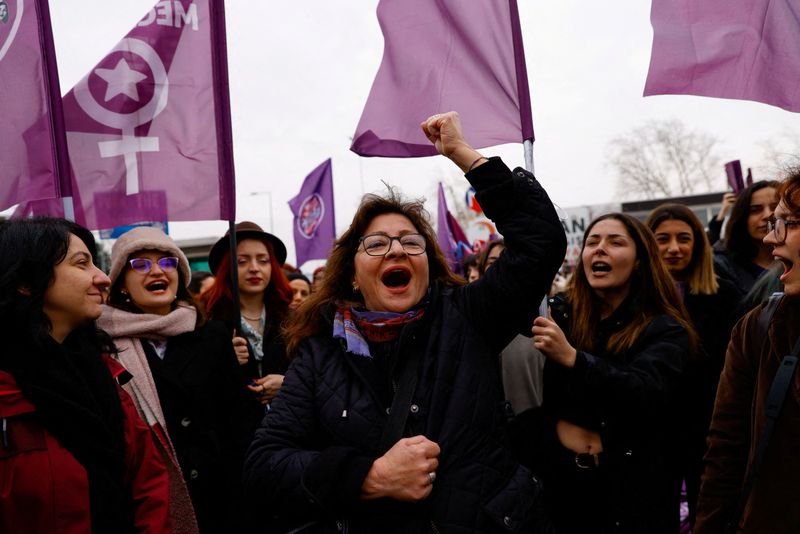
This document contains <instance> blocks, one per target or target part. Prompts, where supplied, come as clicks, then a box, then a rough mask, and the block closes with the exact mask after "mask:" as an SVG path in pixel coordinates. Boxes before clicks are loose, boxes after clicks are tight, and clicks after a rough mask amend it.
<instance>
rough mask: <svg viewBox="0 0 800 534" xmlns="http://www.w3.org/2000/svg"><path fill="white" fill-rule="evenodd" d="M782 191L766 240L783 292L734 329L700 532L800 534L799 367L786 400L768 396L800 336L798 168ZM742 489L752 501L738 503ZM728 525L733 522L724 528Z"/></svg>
mask: <svg viewBox="0 0 800 534" xmlns="http://www.w3.org/2000/svg"><path fill="white" fill-rule="evenodd" d="M777 194H778V199H779V202H778V206H777V208H776V209H775V213H774V218H773V219H772V220H771V221H770V225H769V230H768V232H767V234H766V236H765V237H764V244H765V245H767V246H769V247H770V249H771V253H772V257H774V258H775V259H776V260H778V261H779V262H780V263H781V264H782V266H783V274H782V275H781V276H780V281H781V282H783V286H784V295H783V297H782V298H776V300H772V301H768V302H767V303H764V304H761V305H760V306H758V307H756V308H755V309H753V310H752V311H750V312H749V313H748V314H747V315H745V316H744V317H743V318H742V320H741V321H739V322H738V323H737V324H736V326H735V328H734V330H733V333H732V335H731V342H730V344H729V345H728V352H727V354H726V357H725V366H724V368H723V370H722V376H721V378H720V383H719V388H718V390H717V398H716V402H715V404H714V413H713V415H712V419H711V428H710V429H709V436H708V452H707V453H706V457H705V462H704V463H705V471H704V473H703V482H702V486H701V488H700V498H699V501H698V504H697V524H696V525H695V529H693V532H695V533H696V534H712V533H713V534H716V533H719V532H729V531H730V532H734V530H733V529H734V528H737V527H738V528H740V529H741V530H736V532H740V531H741V532H743V533H744V534H749V533H761V532H769V533H770V534H789V533H792V534H794V533H796V532H798V529H800V507H798V506H797V505H796V504H795V501H796V499H797V494H798V491H800V455H798V454H797V452H798V444H800V434H798V430H799V429H800V393H798V392H799V391H800V387H799V386H800V374H798V373H797V370H796V369H795V370H794V374H793V376H791V378H790V380H789V381H788V393H787V394H786V398H785V399H781V400H780V401H771V400H769V397H770V395H769V391H770V388H771V387H772V384H773V381H774V380H775V377H776V375H777V373H778V369H779V368H780V367H783V366H784V364H783V363H782V361H783V358H784V356H786V355H789V354H791V353H792V352H793V349H794V348H795V347H796V343H797V341H798V339H800V169H795V170H794V171H792V172H791V173H790V174H789V176H788V177H787V179H786V180H785V181H784V182H782V183H781V184H780V185H779V187H778V193H777ZM768 405H773V406H771V407H769V408H768ZM768 409H769V410H776V415H775V417H776V419H775V420H774V427H773V429H774V430H773V431H772V434H771V436H770V437H769V438H768V441H767V442H766V443H765V445H767V446H766V449H765V453H764V454H763V456H762V460H761V461H760V462H758V460H756V457H757V454H756V450H757V448H758V446H759V443H764V442H763V441H762V440H763V439H764V436H763V435H762V432H763V429H764V427H765V425H766V424H767V420H768V418H767V415H766V412H767V410H768ZM756 463H759V464H760V465H759V466H758V467H756V466H755V464H756ZM754 471H755V472H757V473H758V474H757V475H756V476H755V478H754V479H753V480H752V483H751V484H747V483H746V482H745V481H746V477H747V478H749V477H750V476H751V473H753V472H754ZM748 486H749V492H747V490H745V488H746V487H748ZM743 495H746V500H745V501H744V503H743V504H744V506H743V507H742V508H739V507H738V503H739V502H740V500H741V499H742V496H743ZM729 524H730V526H731V527H732V528H731V530H726V528H728V525H729Z"/></svg>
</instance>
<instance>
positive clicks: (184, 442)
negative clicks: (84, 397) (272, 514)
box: [98, 228, 248, 533]
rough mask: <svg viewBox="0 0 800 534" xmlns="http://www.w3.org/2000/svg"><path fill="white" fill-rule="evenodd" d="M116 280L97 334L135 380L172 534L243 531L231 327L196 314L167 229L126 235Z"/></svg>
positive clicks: (239, 406) (116, 260) (132, 387)
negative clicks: (158, 459) (163, 478)
mask: <svg viewBox="0 0 800 534" xmlns="http://www.w3.org/2000/svg"><path fill="white" fill-rule="evenodd" d="M110 278H111V290H110V292H109V295H108V300H107V305H106V306H103V314H102V315H101V317H100V319H99V320H98V326H99V327H100V328H102V329H103V330H105V331H106V332H108V333H109V334H110V335H111V337H112V338H113V340H114V343H115V344H116V346H117V348H118V349H119V355H118V357H119V359H120V361H121V362H122V363H123V365H125V367H126V368H127V369H128V371H130V372H131V374H132V375H133V380H131V381H130V382H129V383H128V386H127V387H126V389H128V392H129V393H130V394H131V396H132V397H133V399H134V401H135V403H136V407H137V409H138V410H139V413H140V415H141V416H142V418H143V419H144V420H145V421H146V422H147V424H148V425H149V426H150V428H151V430H152V432H153V438H154V439H155V442H156V446H157V448H158V449H159V452H160V453H161V456H162V458H163V460H164V463H165V464H166V465H167V470H168V472H169V479H170V508H171V513H172V519H173V524H174V525H175V529H176V532H181V531H183V532H198V531H199V532H201V533H205V532H222V531H227V529H232V530H233V531H237V529H236V524H237V521H238V520H239V518H240V517H241V514H240V513H239V512H238V511H237V505H236V503H237V502H238V501H239V494H240V482H239V477H240V473H241V469H242V461H243V457H244V452H245V449H246V447H247V444H248V443H247V440H248V432H247V427H246V424H245V421H244V418H243V414H244V413H246V412H245V406H246V404H247V402H248V400H247V397H246V395H245V392H244V390H243V389H242V388H241V386H240V384H239V378H238V377H239V375H238V364H237V361H236V355H235V353H234V352H233V347H232V345H231V342H230V336H229V335H228V332H227V330H226V328H225V326H224V325H223V324H222V323H219V322H215V321H205V318H204V317H203V315H202V313H201V312H199V311H198V309H197V306H196V305H195V303H194V301H193V300H192V297H191V295H190V293H189V291H188V289H187V285H188V283H189V281H190V278H191V271H190V268H189V262H188V260H187V259H186V256H185V255H184V254H183V252H182V251H181V250H180V249H179V248H178V246H177V245H176V244H175V242H174V241H173V240H172V239H171V238H170V237H168V236H167V235H166V234H164V233H163V232H162V231H161V230H158V229H155V228H135V229H133V230H131V231H129V232H127V233H125V234H123V235H122V237H120V238H119V239H118V240H117V241H116V243H114V247H113V249H112V252H111V272H110Z"/></svg>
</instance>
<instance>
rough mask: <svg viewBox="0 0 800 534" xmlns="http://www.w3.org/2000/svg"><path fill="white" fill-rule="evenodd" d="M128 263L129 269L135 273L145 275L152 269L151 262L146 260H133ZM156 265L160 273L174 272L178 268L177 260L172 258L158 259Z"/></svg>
mask: <svg viewBox="0 0 800 534" xmlns="http://www.w3.org/2000/svg"><path fill="white" fill-rule="evenodd" d="M128 263H130V264H131V269H133V270H134V271H136V272H137V273H142V274H147V273H149V272H150V270H151V269H152V268H153V260H149V259H147V258H133V259H132V260H129V261H128ZM156 263H157V264H158V267H159V268H160V269H161V270H162V271H174V270H175V269H177V268H178V258H175V257H173V256H169V257H167V258H160V259H159V260H158V261H157V262H156Z"/></svg>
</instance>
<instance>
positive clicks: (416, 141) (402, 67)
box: [350, 0, 533, 158]
mask: <svg viewBox="0 0 800 534" xmlns="http://www.w3.org/2000/svg"><path fill="white" fill-rule="evenodd" d="M378 21H379V22H380V25H381V30H382V31H383V37H384V48H383V60H382V62H381V66H380V68H379V69H378V74H377V75H376V76H375V81H374V83H373V85H372V90H371V91H370V94H369V98H368V99H367V104H366V106H365V107H364V111H363V113H362V115H361V120H360V121H359V123H358V127H357V128H356V133H355V135H354V136H353V144H352V146H351V147H350V150H352V151H353V152H355V153H357V154H359V155H361V156H388V157H401V158H402V157H417V156H432V155H435V154H436V149H435V148H434V147H433V146H432V145H431V144H430V143H429V142H428V140H427V139H426V138H425V136H424V135H423V134H422V132H421V130H420V127H419V123H420V122H422V121H423V120H425V119H426V118H427V117H429V116H430V115H433V114H434V113H439V112H443V111H450V110H455V111H458V112H459V113H460V114H461V122H462V124H463V126H464V133H465V135H466V137H467V138H468V139H469V140H470V142H471V143H472V144H473V146H475V147H477V148H482V147H487V146H493V145H499V144H503V143H521V142H522V141H524V140H526V139H533V121H532V119H531V104H530V93H529V90H528V76H527V72H526V70H525V56H524V52H523V49H522V36H521V32H520V26H519V13H518V11H517V2H516V0H482V1H475V0H472V1H464V0H436V1H434V0H381V2H380V3H379V4H378Z"/></svg>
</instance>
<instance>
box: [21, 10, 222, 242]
mask: <svg viewBox="0 0 800 534" xmlns="http://www.w3.org/2000/svg"><path fill="white" fill-rule="evenodd" d="M224 26H225V19H224V8H223V2H222V1H221V0H214V1H213V2H210V1H209V0H173V1H169V2H163V1H161V2H158V3H157V4H156V5H155V7H154V8H153V9H152V10H150V12H148V13H147V14H146V15H145V16H144V17H143V18H142V19H141V20H140V21H139V23H138V24H137V25H136V27H134V28H133V29H132V30H131V31H130V32H129V33H128V34H127V35H126V36H125V38H124V39H122V40H121V41H120V42H119V43H118V44H117V45H116V46H115V47H114V48H113V49H112V50H111V52H109V53H108V54H107V55H106V56H105V57H104V58H103V59H102V60H101V61H100V62H99V63H98V64H97V65H96V66H95V67H94V68H93V69H92V70H91V71H90V72H89V74H88V75H86V77H84V78H83V79H82V80H81V81H80V82H78V84H77V85H76V86H75V87H74V88H73V89H72V90H71V91H70V92H69V93H68V94H67V95H66V96H65V97H64V116H65V121H66V129H67V141H68V146H69V155H70V161H71V164H72V170H73V193H74V198H75V218H76V220H77V221H78V222H79V223H81V224H83V225H85V226H87V227H89V228H93V229H98V228H111V227H115V226H120V225H125V224H132V223H136V222H140V221H166V220H173V221H191V220H204V219H209V220H210V219H227V220H231V219H233V218H234V217H235V195H234V176H233V151H232V146H231V145H232V143H231V132H230V108H229V103H228V85H227V63H226V48H225V32H224ZM45 204H47V203H41V204H39V205H36V204H35V203H34V204H33V205H31V206H27V207H26V210H27V211H28V212H33V213H41V212H42V211H43V210H45V209H48V207H47V206H46V205H45ZM49 204H50V205H51V206H52V203H49Z"/></svg>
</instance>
